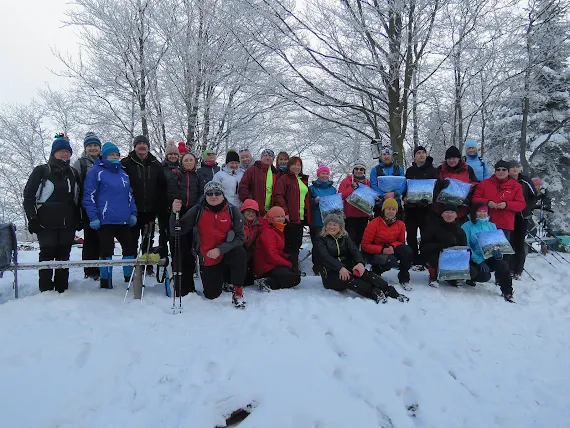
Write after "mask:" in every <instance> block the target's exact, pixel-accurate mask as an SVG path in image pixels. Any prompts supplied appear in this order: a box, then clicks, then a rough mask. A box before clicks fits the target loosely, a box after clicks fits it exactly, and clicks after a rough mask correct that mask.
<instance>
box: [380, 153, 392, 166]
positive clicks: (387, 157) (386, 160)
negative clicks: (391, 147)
mask: <svg viewBox="0 0 570 428" xmlns="http://www.w3.org/2000/svg"><path fill="white" fill-rule="evenodd" d="M382 163H383V164H385V165H388V164H390V163H392V155H390V154H388V153H382Z"/></svg>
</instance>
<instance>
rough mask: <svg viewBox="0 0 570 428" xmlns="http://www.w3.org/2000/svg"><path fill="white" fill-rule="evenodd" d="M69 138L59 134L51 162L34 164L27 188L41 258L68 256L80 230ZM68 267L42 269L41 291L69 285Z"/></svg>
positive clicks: (28, 210) (30, 222)
mask: <svg viewBox="0 0 570 428" xmlns="http://www.w3.org/2000/svg"><path fill="white" fill-rule="evenodd" d="M71 154H72V150H71V145H70V144H69V139H68V138H67V137H66V136H65V135H64V134H57V135H56V136H55V139H54V141H53V144H52V146H51V155H50V157H49V160H48V163H47V164H45V165H40V166H37V167H35V168H34V170H33V171H32V174H31V175H30V177H29V178H28V182H27V183H26V187H25V188H24V211H25V212H26V217H27V219H28V230H29V231H30V233H35V234H36V235H37V236H38V241H39V243H40V254H39V260H40V262H42V261H48V260H69V253H70V252H71V246H72V244H73V239H74V237H75V231H76V230H81V228H82V226H81V209H80V206H79V200H80V193H81V186H80V183H79V174H78V173H77V171H75V170H74V169H73V168H71V166H70V165H69V159H70V158H71ZM68 281H69V270H68V269H56V270H55V275H54V272H53V270H52V269H42V270H40V271H39V288H40V291H41V292H43V291H48V290H54V289H55V290H56V291H58V292H59V293H63V292H64V291H65V290H67V288H68Z"/></svg>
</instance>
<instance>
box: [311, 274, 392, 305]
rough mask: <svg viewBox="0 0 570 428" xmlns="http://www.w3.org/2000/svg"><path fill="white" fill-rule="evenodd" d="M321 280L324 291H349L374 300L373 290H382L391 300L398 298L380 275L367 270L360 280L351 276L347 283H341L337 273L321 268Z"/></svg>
mask: <svg viewBox="0 0 570 428" xmlns="http://www.w3.org/2000/svg"><path fill="white" fill-rule="evenodd" d="M347 269H348V270H349V271H351V272H352V268H348V267H347ZM321 280H322V281H323V286H324V287H325V288H326V289H329V290H335V291H344V290H351V291H354V292H355V293H357V294H360V295H361V296H362V297H366V298H367V299H373V300H374V294H373V293H372V292H373V290H374V289H375V288H379V289H380V290H382V292H383V293H384V294H385V295H386V296H389V297H393V298H397V297H398V296H399V293H398V291H397V290H396V289H395V288H394V287H392V286H391V285H389V284H388V283H387V282H386V281H385V280H384V279H383V278H382V277H381V276H380V275H377V274H375V273H373V272H370V271H367V270H365V271H364V275H362V276H361V277H360V278H357V277H355V276H353V275H352V274H351V275H350V279H349V280H348V281H343V280H341V279H340V277H339V271H335V270H332V269H328V268H326V267H322V268H321Z"/></svg>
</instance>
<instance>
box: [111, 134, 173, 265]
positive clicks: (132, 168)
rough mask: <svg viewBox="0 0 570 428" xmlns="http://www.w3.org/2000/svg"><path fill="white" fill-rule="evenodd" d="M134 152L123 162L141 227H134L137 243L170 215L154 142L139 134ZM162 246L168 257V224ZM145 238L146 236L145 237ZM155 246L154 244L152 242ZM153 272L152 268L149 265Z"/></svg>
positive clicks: (163, 229)
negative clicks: (147, 227) (158, 219)
mask: <svg viewBox="0 0 570 428" xmlns="http://www.w3.org/2000/svg"><path fill="white" fill-rule="evenodd" d="M133 145H134V148H135V149H134V150H133V151H132V152H130V153H129V155H128V156H127V157H126V158H124V159H122V160H121V164H122V165H123V168H124V169H125V171H126V172H127V174H128V176H129V180H130V181H131V188H132V189H133V195H134V198H135V203H136V205H137V209H138V217H137V224H136V225H135V226H134V227H132V228H131V233H132V237H133V241H134V243H135V246H136V243H137V242H138V240H139V235H140V234H141V232H142V231H143V229H144V226H145V225H146V224H148V223H154V221H155V219H156V217H157V216H159V217H162V216H163V215H164V213H165V212H168V206H167V185H166V177H165V176H164V171H163V169H162V165H161V164H160V162H159V161H158V160H157V159H156V158H155V157H154V156H153V155H152V153H150V151H149V149H150V143H149V141H148V138H147V137H145V136H144V135H139V136H137V137H135V139H134V140H133ZM159 232H160V236H159V245H160V246H161V247H162V249H163V250H162V251H163V253H161V257H166V255H167V254H164V251H167V246H166V242H167V241H168V225H167V224H165V225H160V229H159ZM143 238H144V237H143ZM147 244H148V243H147V242H146V241H144V242H142V248H143V250H146V248H147ZM150 245H151V246H152V242H151V243H150ZM147 269H149V271H151V270H152V267H150V266H149V268H147Z"/></svg>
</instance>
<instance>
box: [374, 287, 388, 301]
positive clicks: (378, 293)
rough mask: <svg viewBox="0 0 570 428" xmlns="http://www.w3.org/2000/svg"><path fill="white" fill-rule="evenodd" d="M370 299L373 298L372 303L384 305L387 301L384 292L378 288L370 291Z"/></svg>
mask: <svg viewBox="0 0 570 428" xmlns="http://www.w3.org/2000/svg"><path fill="white" fill-rule="evenodd" d="M372 297H373V298H374V301H375V302H376V303H386V302H387V301H388V298H387V297H386V295H385V294H384V292H383V291H382V290H380V289H379V288H375V289H374V290H372Z"/></svg>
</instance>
